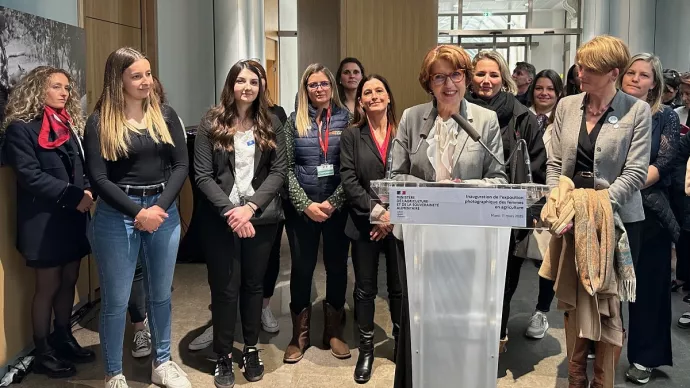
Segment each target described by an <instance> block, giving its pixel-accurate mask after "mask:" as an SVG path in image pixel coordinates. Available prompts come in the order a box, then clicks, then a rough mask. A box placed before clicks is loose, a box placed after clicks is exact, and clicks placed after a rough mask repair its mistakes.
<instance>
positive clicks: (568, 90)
mask: <svg viewBox="0 0 690 388" xmlns="http://www.w3.org/2000/svg"><path fill="white" fill-rule="evenodd" d="M581 92H582V91H581V90H580V85H579V84H578V82H577V65H572V66H570V69H568V75H567V76H566V77H565V95H566V96H572V95H573V94H580V93H581Z"/></svg>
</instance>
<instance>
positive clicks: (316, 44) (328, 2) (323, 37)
mask: <svg viewBox="0 0 690 388" xmlns="http://www.w3.org/2000/svg"><path fill="white" fill-rule="evenodd" d="M350 1H362V2H365V3H369V2H378V1H379V0H376V1H371V0H347V2H348V3H349V2H350ZM297 31H298V33H297V47H298V50H299V58H298V60H297V63H298V66H299V71H298V73H299V76H300V77H301V76H302V73H303V72H304V69H306V68H307V66H309V65H310V64H312V63H315V62H319V63H322V64H324V65H325V66H326V67H328V68H329V69H330V70H331V71H332V72H333V73H334V75H335V72H336V71H337V70H338V64H340V0H297Z"/></svg>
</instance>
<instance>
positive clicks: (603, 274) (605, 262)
mask: <svg viewBox="0 0 690 388" xmlns="http://www.w3.org/2000/svg"><path fill="white" fill-rule="evenodd" d="M572 196H573V200H574V207H575V218H574V222H575V225H574V226H575V228H574V230H575V264H576V267H577V273H578V275H579V277H580V283H581V284H582V286H583V287H584V289H585V291H587V293H588V294H589V295H592V296H593V295H595V294H602V293H603V294H605V293H609V292H616V293H617V294H618V297H619V298H620V300H621V301H623V302H625V301H630V302H634V301H635V287H636V280H635V270H634V267H633V262H632V255H631V254H630V245H629V242H628V235H627V233H626V232H625V227H624V226H623V222H622V220H621V219H620V216H618V214H617V213H614V212H613V208H612V207H611V199H610V197H609V192H608V190H599V191H597V190H593V189H576V190H574V191H573V192H572ZM613 282H615V283H613ZM613 285H617V290H616V289H614V290H611V288H612V286H613Z"/></svg>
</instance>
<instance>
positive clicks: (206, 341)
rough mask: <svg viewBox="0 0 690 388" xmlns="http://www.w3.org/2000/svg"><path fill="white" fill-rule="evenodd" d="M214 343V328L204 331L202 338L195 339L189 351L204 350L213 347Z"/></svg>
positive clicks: (190, 344)
mask: <svg viewBox="0 0 690 388" xmlns="http://www.w3.org/2000/svg"><path fill="white" fill-rule="evenodd" d="M212 343H213V326H210V327H209V328H208V329H206V330H204V332H203V333H201V335H200V336H198V337H196V338H194V340H193V341H192V342H190V343H189V350H202V349H206V348H207V347H209V346H211V344H212Z"/></svg>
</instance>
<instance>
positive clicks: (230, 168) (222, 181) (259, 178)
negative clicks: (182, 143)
mask: <svg viewBox="0 0 690 388" xmlns="http://www.w3.org/2000/svg"><path fill="white" fill-rule="evenodd" d="M271 121H272V123H271V124H272V126H273V130H274V131H275V133H276V143H277V146H276V148H274V149H272V150H271V151H270V152H262V151H261V150H260V149H259V147H256V152H255V154H254V180H253V181H252V187H253V188H254V190H255V193H254V195H252V196H251V197H249V198H247V201H250V202H253V203H254V204H256V205H257V206H258V207H259V209H258V210H257V215H260V214H261V213H260V212H261V211H262V210H264V209H266V207H267V206H268V205H269V204H270V203H271V201H272V200H273V198H275V197H276V195H278V192H279V191H280V190H281V188H282V187H283V183H284V181H285V177H286V173H287V160H286V159H285V137H284V135H283V132H282V126H281V124H280V121H279V120H278V119H277V118H276V117H274V116H273V115H271ZM210 128H211V125H210V122H209V120H208V119H207V118H204V119H202V121H201V123H200V124H199V128H198V131H197V134H196V139H195V141H194V170H195V176H194V180H195V182H196V184H197V186H199V190H200V191H201V193H202V194H203V195H202V198H201V200H200V201H199V217H200V218H202V219H205V220H209V221H211V224H213V225H217V226H219V225H221V224H220V223H218V221H219V220H220V221H222V222H223V224H224V225H227V224H225V222H226V217H225V213H227V212H228V211H229V210H230V209H232V208H233V207H234V205H233V204H232V203H231V202H230V198H229V195H230V192H231V191H232V187H233V186H234V184H235V153H234V152H228V151H226V150H219V149H216V148H214V146H213V143H212V141H211V139H210V137H209V131H210Z"/></svg>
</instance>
